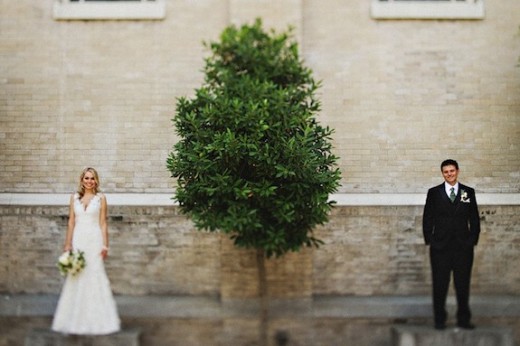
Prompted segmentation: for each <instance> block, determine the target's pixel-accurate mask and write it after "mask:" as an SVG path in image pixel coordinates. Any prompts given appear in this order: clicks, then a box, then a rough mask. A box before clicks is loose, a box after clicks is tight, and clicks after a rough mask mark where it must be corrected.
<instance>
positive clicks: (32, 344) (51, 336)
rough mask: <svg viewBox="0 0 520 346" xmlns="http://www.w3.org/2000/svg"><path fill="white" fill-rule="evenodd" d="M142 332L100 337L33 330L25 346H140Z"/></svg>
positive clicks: (121, 332) (28, 335)
mask: <svg viewBox="0 0 520 346" xmlns="http://www.w3.org/2000/svg"><path fill="white" fill-rule="evenodd" d="M140 334H141V333H140V331H139V330H137V329H127V330H122V331H120V332H118V333H113V334H109V335H99V336H86V335H64V334H60V333H56V332H53V331H52V330H49V329H42V328H38V329H36V328H35V329H31V330H30V331H29V332H28V333H27V336H26V337H25V346H139V336H140Z"/></svg>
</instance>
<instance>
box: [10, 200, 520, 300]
mask: <svg viewBox="0 0 520 346" xmlns="http://www.w3.org/2000/svg"><path fill="white" fill-rule="evenodd" d="M519 209H520V208H519V207H518V206H482V207H481V208H480V213H481V219H482V235H481V239H480V242H479V245H478V246H477V247H476V254H475V267H474V271H473V281H472V293H474V294H476V295H486V294H490V295H507V294H510V295H516V294H518V292H519V291H520V271H518V270H517V269H518V268H517V267H518V263H519V261H520V251H519V250H520V249H519V246H520V222H519V215H520V210H519ZM421 215H422V208H421V207H404V206H403V207H336V208H335V209H334V211H333V213H332V215H331V221H330V222H329V223H328V224H327V225H326V226H323V227H321V228H320V229H318V230H317V231H316V235H317V236H318V238H320V239H322V240H323V241H324V242H325V244H324V245H323V246H322V247H321V248H320V249H304V250H303V251H301V252H300V253H290V254H288V255H286V256H284V257H282V258H279V259H272V260H269V261H268V263H267V278H268V282H269V292H270V295H271V296H272V297H283V298H305V297H312V296H313V295H332V296H334V295H335V296H343V295H362V296H368V295H422V294H424V295H428V294H429V292H430V288H431V284H430V268H429V265H428V253H427V247H426V246H425V245H424V243H423V239H422V233H421V227H420V225H421ZM66 216H67V208H66V207H59V206H55V207H48V206H47V207H46V206H41V207H37V206H8V207H4V208H0V292H2V293H11V294H17V293H53V294H57V293H58V292H59V290H60V287H61V284H62V282H61V280H60V277H59V273H58V270H57V268H56V266H55V262H56V258H57V256H58V255H59V254H60V252H61V247H62V244H63V239H64V233H65V230H66V222H67V221H66V219H67V217H66ZM109 228H110V234H111V244H110V247H111V257H110V258H109V260H108V261H107V263H106V267H107V272H108V275H109V277H110V279H111V282H112V288H113V289H114V292H115V293H116V294H123V295H162V294H171V295H207V296H220V297H222V298H223V299H233V298H251V297H256V296H257V293H258V292H257V289H258V286H257V270H256V262H255V252H254V251H246V250H240V249H236V248H235V247H233V246H232V244H231V242H230V241H229V240H228V239H227V238H226V237H225V236H224V235H219V234H212V233H206V232H197V231H195V230H194V228H193V226H192V223H191V222H190V221H189V220H187V219H186V218H185V217H184V216H183V215H179V214H178V209H177V208H176V207H138V206H136V207H128V206H126V207H122V206H114V207H111V208H110V219H109ZM451 292H453V291H451Z"/></svg>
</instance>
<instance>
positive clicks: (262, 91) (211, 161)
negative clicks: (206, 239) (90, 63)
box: [167, 19, 340, 257]
mask: <svg viewBox="0 0 520 346" xmlns="http://www.w3.org/2000/svg"><path fill="white" fill-rule="evenodd" d="M291 33H292V30H291V29H289V30H288V31H287V32H284V33H281V34H277V33H276V32H274V31H273V30H271V31H269V32H265V31H264V30H263V29H262V23H261V21H260V20H259V19H257V20H256V22H255V23H254V24H253V25H244V26H241V27H240V28H237V27H235V26H229V27H227V28H226V29H225V30H224V31H223V32H222V34H221V36H220V42H212V43H209V44H207V47H209V49H210V50H211V55H210V56H209V57H208V58H207V59H206V61H205V68H204V72H205V83H204V84H203V85H202V87H200V88H199V89H196V90H195V96H194V97H193V98H190V99H188V98H184V97H183V98H179V99H178V100H177V109H176V115H175V118H174V119H173V122H174V125H175V128H176V132H177V134H178V135H179V137H180V140H179V142H178V143H177V144H175V146H174V151H173V152H172V153H171V154H170V155H169V158H168V160H167V167H168V169H169V171H170V172H171V174H172V177H175V178H177V184H178V187H177V189H176V195H175V199H176V200H177V201H178V203H179V206H180V210H181V211H182V212H183V213H185V214H188V215H190V216H191V218H192V219H193V221H194V223H195V225H196V227H197V228H199V229H206V230H209V231H216V230H220V231H222V232H225V233H227V234H229V235H230V237H231V239H233V240H234V243H235V244H236V245H237V246H240V247H245V248H254V249H257V250H263V251H265V254H266V255H267V257H271V256H273V255H275V256H280V255H283V254H284V253H286V252H288V251H298V250H299V249H300V248H301V247H302V246H318V245H319V244H321V243H322V242H321V241H320V240H318V239H316V238H315V237H314V236H313V233H312V230H313V227H314V226H316V225H319V224H323V223H325V222H326V221H327V220H328V213H329V211H330V209H331V206H332V204H333V203H334V202H333V201H329V194H331V193H333V192H335V191H336V190H337V187H338V185H339V180H340V172H339V169H338V168H337V167H336V160H337V157H335V156H334V155H333V154H332V153H331V148H332V146H331V137H330V136H331V133H332V130H331V129H329V128H328V127H323V126H320V124H319V123H318V122H317V121H316V119H315V116H316V115H317V113H318V112H319V110H320V102H319V101H318V100H317V99H316V96H315V92H316V90H317V89H318V87H319V83H318V82H316V81H315V80H314V79H313V78H312V75H311V70H310V69H308V68H306V67H305V66H304V65H303V63H302V61H301V60H300V58H299V55H298V46H297V43H295V42H293V41H292V39H291V38H292V34H291Z"/></svg>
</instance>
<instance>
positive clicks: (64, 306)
mask: <svg viewBox="0 0 520 346" xmlns="http://www.w3.org/2000/svg"><path fill="white" fill-rule="evenodd" d="M63 249H64V251H69V250H72V249H74V250H80V251H83V252H84V257H85V260H86V266H85V268H84V269H83V270H82V271H81V272H80V273H78V274H75V275H72V274H68V275H67V278H66V280H65V284H64V285H63V289H62V291H61V295H60V298H59V300H58V305H57V307H56V312H55V314H54V319H53V322H52V330H54V331H57V332H61V333H65V334H87V335H103V334H110V333H114V332H117V331H119V330H120V320H119V316H118V313H117V306H116V303H115V300H114V297H113V295H112V290H111V288H110V282H109V280H108V277H107V275H106V272H105V267H104V263H103V261H104V259H105V258H106V257H107V256H108V225H107V202H106V198H105V196H104V195H103V194H102V193H100V192H99V177H98V174H97V172H96V170H95V169H94V168H91V167H87V168H85V169H84V170H83V172H82V173H81V176H80V179H79V188H78V191H77V192H76V193H74V194H73V195H72V196H71V198H70V207H69V222H68V227H67V234H66V237H65V245H64V247H63Z"/></svg>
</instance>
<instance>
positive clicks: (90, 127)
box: [0, 0, 520, 193]
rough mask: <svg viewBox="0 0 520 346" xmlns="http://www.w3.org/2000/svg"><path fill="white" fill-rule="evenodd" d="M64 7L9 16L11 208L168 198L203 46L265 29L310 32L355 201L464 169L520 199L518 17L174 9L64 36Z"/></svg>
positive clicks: (363, 7)
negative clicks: (33, 198) (86, 190)
mask: <svg viewBox="0 0 520 346" xmlns="http://www.w3.org/2000/svg"><path fill="white" fill-rule="evenodd" d="M52 4H53V1H52V0H44V1H33V0H18V1H2V2H0V52H1V54H0V125H1V130H0V162H1V165H2V168H1V170H0V192H50V193H53V192H69V191H70V190H72V189H74V188H75V184H76V181H75V180H76V178H77V175H78V172H79V171H80V170H81V169H82V168H83V167H84V166H87V165H92V166H95V167H97V168H98V169H99V171H100V173H101V176H102V179H103V186H104V188H105V190H106V191H107V192H139V193H156V192H170V191H171V189H172V187H173V186H174V181H172V180H171V179H170V178H169V174H168V172H167V171H166V169H165V160H166V157H167V155H168V152H169V150H170V148H171V146H172V145H173V144H174V143H175V141H176V136H175V134H174V129H173V127H172V125H171V121H170V119H171V118H172V117H173V116H174V113H175V108H174V107H175V99H176V98H177V97H179V96H183V95H191V94H192V92H193V89H194V88H196V87H198V86H200V85H201V82H202V77H203V76H202V74H201V72H200V70H201V68H202V66H203V57H204V56H205V54H206V53H207V52H206V51H205V50H204V48H203V46H202V44H201V42H202V41H203V40H206V41H207V40H214V39H216V38H217V37H218V34H219V33H220V31H221V30H222V29H223V28H224V27H225V26H226V25H228V24H229V23H237V24H240V23H243V22H246V21H252V19H253V18H254V17H256V16H262V17H263V18H264V22H265V24H266V26H267V27H274V28H277V29H284V28H285V27H286V26H287V25H289V24H290V25H293V26H295V28H296V31H295V34H296V37H297V39H298V41H299V42H300V44H301V48H302V51H303V54H302V56H303V58H304V59H305V61H306V63H307V65H308V66H309V67H311V68H312V69H313V71H314V74H315V77H316V78H317V79H320V80H322V81H323V88H322V89H321V91H320V95H321V100H322V103H323V111H322V114H321V115H320V118H319V120H320V121H322V122H323V123H325V124H328V125H330V126H331V127H333V128H335V129H336V133H335V135H334V140H335V147H336V153H337V154H338V156H340V158H341V160H340V164H341V169H342V172H343V180H342V188H341V192H346V193H351V192H359V193H398V192H424V191H425V189H426V188H427V187H429V186H431V185H433V184H435V183H437V182H439V181H440V177H439V174H438V165H439V163H440V161H442V160H443V159H444V158H447V157H452V158H455V159H458V160H459V161H460V163H461V168H462V174H461V178H462V180H463V181H464V182H466V183H468V184H470V185H473V186H475V187H476V188H477V190H478V191H479V192H508V193H518V192H519V190H520V183H519V182H520V179H519V178H520V132H519V118H520V78H519V77H520V68H518V67H516V66H515V65H516V64H517V60H518V57H519V56H520V36H519V34H518V26H519V24H520V21H519V20H518V18H520V7H519V6H517V4H516V3H515V1H502V0H487V1H486V2H485V8H486V16H485V18H484V20H478V21H415V20H383V21H377V20H373V19H371V18H370V15H369V6H370V1H369V0H363V1H348V2H345V1H343V0H341V1H340V0H323V1H301V0H283V1H273V0H271V1H268V0H262V1H256V2H251V1H241V0H232V1H222V0H221V1H218V0H200V1H196V2H194V1H177V0H167V1H166V5H167V6H166V11H167V14H166V19H164V20H162V21H94V22H89V21H55V20H54V19H53V18H52Z"/></svg>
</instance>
